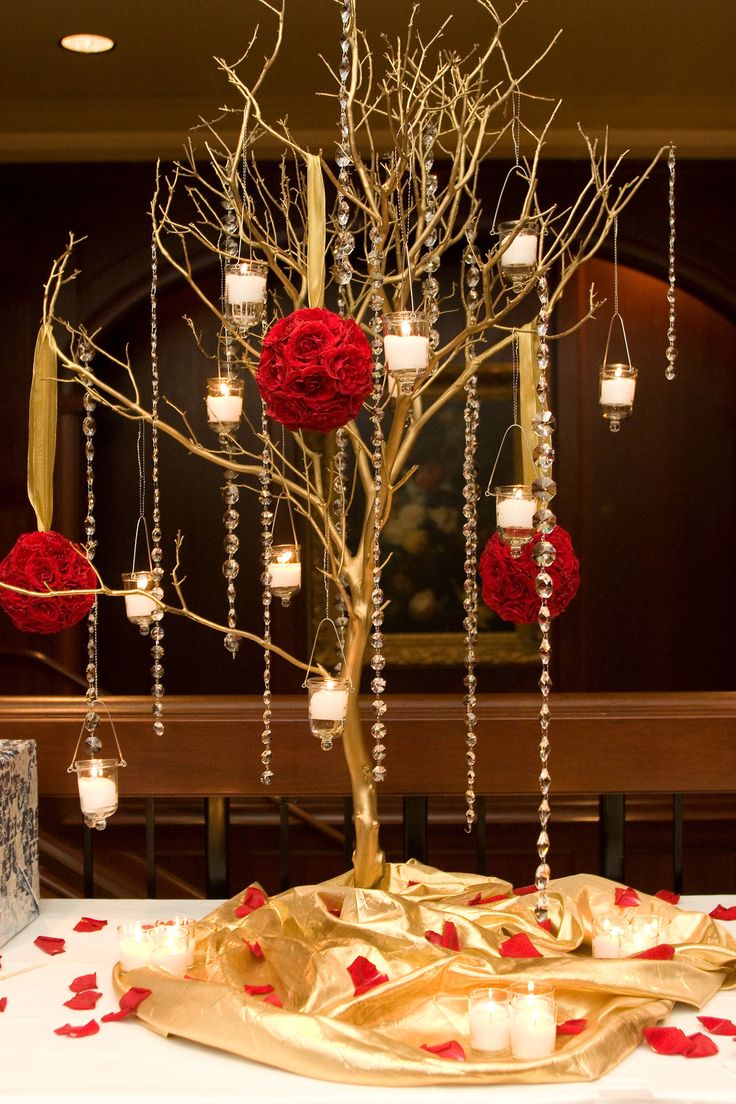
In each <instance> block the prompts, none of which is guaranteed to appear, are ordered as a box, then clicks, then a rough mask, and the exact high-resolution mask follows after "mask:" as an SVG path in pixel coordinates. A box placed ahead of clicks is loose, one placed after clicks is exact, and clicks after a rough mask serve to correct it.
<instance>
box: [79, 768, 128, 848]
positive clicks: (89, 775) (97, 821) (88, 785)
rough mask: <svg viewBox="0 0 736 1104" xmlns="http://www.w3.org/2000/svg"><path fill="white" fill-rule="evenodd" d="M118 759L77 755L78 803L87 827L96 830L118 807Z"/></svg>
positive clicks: (104, 823)
mask: <svg viewBox="0 0 736 1104" xmlns="http://www.w3.org/2000/svg"><path fill="white" fill-rule="evenodd" d="M118 766H119V763H118V760H117V759H77V760H76V762H75V763H74V770H75V771H76V775H77V789H78V790H79V805H80V808H81V810H82V815H83V816H84V823H85V824H86V825H87V827H88V828H97V829H99V830H100V831H101V830H102V829H103V828H105V827H106V824H107V818H108V817H110V816H112V814H113V813H114V812H115V811H116V809H117V807H118Z"/></svg>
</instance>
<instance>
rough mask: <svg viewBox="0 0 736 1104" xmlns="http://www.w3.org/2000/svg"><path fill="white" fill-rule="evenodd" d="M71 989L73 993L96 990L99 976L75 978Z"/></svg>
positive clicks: (84, 975)
mask: <svg viewBox="0 0 736 1104" xmlns="http://www.w3.org/2000/svg"><path fill="white" fill-rule="evenodd" d="M69 988H70V989H71V991H72V993H82V992H84V990H85V989H96V988H97V974H80V975H79V977H75V979H74V981H73V982H72V983H71V985H70V986H69Z"/></svg>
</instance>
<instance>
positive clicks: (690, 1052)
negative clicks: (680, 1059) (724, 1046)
mask: <svg viewBox="0 0 736 1104" xmlns="http://www.w3.org/2000/svg"><path fill="white" fill-rule="evenodd" d="M687 1040H688V1043H689V1044H690V1045H689V1046H688V1049H687V1050H686V1051H685V1057H686V1058H710V1057H711V1056H712V1055H713V1054H718V1047H717V1046H716V1044H715V1043H714V1042H713V1040H712V1039H709V1038H708V1036H707V1035H703V1033H702V1032H701V1031H696V1032H695V1033H694V1034H693V1035H688V1037H687Z"/></svg>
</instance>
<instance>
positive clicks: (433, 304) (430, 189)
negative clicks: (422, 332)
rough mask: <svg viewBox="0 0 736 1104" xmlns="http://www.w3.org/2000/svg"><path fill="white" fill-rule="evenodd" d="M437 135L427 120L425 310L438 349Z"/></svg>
mask: <svg viewBox="0 0 736 1104" xmlns="http://www.w3.org/2000/svg"><path fill="white" fill-rule="evenodd" d="M436 137H437V127H436V125H435V123H434V122H433V121H431V120H430V122H428V123H427V125H426V126H425V128H424V131H423V133H422V145H423V149H424V172H425V177H424V179H425V191H424V222H425V226H426V228H427V234H426V237H425V239H424V247H425V249H426V250H427V253H428V254H430V255H429V256H428V258H427V260H426V261H425V262H424V271H425V273H426V275H425V279H424V283H423V285H422V290H423V293H424V311H425V314H426V315H427V317H428V318H429V321H430V325H431V327H432V329H431V330H430V332H429V347H430V349H432V350H435V349H436V348H437V346H438V345H439V343H440V333H439V330H438V329H436V328H435V327H436V323H437V319H438V318H439V316H440V307H439V293H440V285H439V281H438V280H437V276H436V272H437V269H438V268H439V261H438V260H437V259H436V258H434V257H432V256H431V253H432V250H433V249H434V248H435V246H436V245H437V236H438V231H437V226H435V225H433V223H434V220H435V218H436V217H437V174H436V173H435V172H433V171H432V170H433V168H434V154H433V151H432V146H433V144H434V140H435V138H436Z"/></svg>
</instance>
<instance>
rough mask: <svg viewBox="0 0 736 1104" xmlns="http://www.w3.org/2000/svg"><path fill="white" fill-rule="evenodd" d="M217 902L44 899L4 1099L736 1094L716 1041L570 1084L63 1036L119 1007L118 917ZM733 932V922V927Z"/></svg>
mask: <svg viewBox="0 0 736 1104" xmlns="http://www.w3.org/2000/svg"><path fill="white" fill-rule="evenodd" d="M718 903H721V904H724V905H734V904H736V896H730V897H729V896H723V897H683V899H682V901H681V902H680V906H681V907H682V908H687V909H696V910H700V911H704V912H709V911H710V910H711V909H712V908H713V907H714V906H715V905H716V904H718ZM217 904H219V902H214V901H195V900H185V901H150V900H140V901H138V900H135V901H133V900H131V901H122V900H103V899H96V900H92V901H83V900H44V901H42V902H41V916H40V917H39V919H38V920H36V921H35V922H34V923H33V924H31V925H30V926H29V927H27V928H26V929H25V930H24V931H22V932H20V933H19V934H18V935H17V936H15V938H14V939H12V940H11V941H10V942H9V943H7V944H6V945H5V946H4V947H3V948H1V949H0V955H1V956H2V963H1V968H0V997H3V996H5V997H7V1001H8V1003H7V1008H6V1011H5V1012H4V1013H0V1100H1V1101H5V1100H7V1101H12V1102H13V1104H52V1102H53V1104H71V1102H72V1101H73V1102H74V1104H87V1102H89V1104H92V1102H94V1104H133V1102H135V1104H232V1102H233V1101H240V1100H248V1101H253V1102H263V1104H293V1102H297V1101H298V1102H299V1104H344V1102H345V1100H346V1099H347V1098H348V1097H349V1100H350V1104H376V1100H377V1093H378V1091H380V1102H381V1104H399V1102H400V1101H401V1104H412V1102H414V1101H421V1104H481V1101H482V1104H648V1102H657V1104H734V1102H736V1042H735V1041H734V1040H732V1039H731V1038H729V1037H728V1036H725V1037H724V1036H719V1037H718V1038H717V1039H716V1042H717V1044H718V1047H719V1049H720V1053H719V1054H717V1055H715V1056H713V1057H710V1058H703V1059H698V1060H687V1059H684V1058H679V1057H664V1056H661V1055H657V1054H654V1053H653V1052H652V1051H650V1050H649V1048H648V1047H647V1046H646V1045H644V1044H643V1045H641V1046H639V1047H638V1048H637V1050H635V1051H634V1052H633V1053H632V1054H630V1055H629V1057H628V1058H626V1059H625V1060H624V1061H623V1062H622V1063H621V1065H619V1066H618V1067H617V1068H616V1069H615V1070H613V1072H612V1073H610V1074H608V1075H607V1076H606V1077H603V1078H601V1079H600V1080H599V1081H593V1082H585V1083H582V1084H579V1083H565V1084H561V1085H550V1084H547V1085H536V1086H532V1085H530V1086H525V1085H486V1086H468V1088H464V1089H458V1088H457V1087H452V1088H447V1087H443V1086H427V1087H426V1088H385V1089H383V1088H382V1089H380V1090H377V1089H376V1088H375V1087H372V1086H356V1085H351V1086H346V1085H342V1084H336V1083H333V1082H327V1081H316V1080H311V1079H308V1078H303V1077H299V1076H296V1075H295V1074H291V1073H285V1072H283V1071H281V1070H276V1069H272V1068H270V1067H268V1066H262V1065H259V1064H258V1063H255V1062H249V1061H247V1060H246V1059H242V1058H236V1057H235V1056H233V1055H230V1054H225V1053H220V1052H218V1051H215V1050H212V1049H210V1048H207V1047H202V1046H199V1045H197V1044H195V1043H190V1042H188V1041H186V1040H183V1039H174V1038H168V1039H164V1038H161V1037H160V1036H158V1035H156V1034H154V1033H153V1032H152V1031H150V1030H148V1029H147V1028H146V1027H145V1026H143V1025H142V1024H141V1023H140V1022H138V1021H137V1020H136V1019H135V1018H134V1017H132V1018H130V1019H127V1020H123V1021H121V1022H118V1023H109V1024H102V1025H101V1030H100V1032H99V1034H98V1035H94V1036H90V1037H88V1038H82V1039H69V1038H65V1037H63V1036H58V1035H55V1034H54V1028H56V1027H60V1026H61V1025H62V1024H65V1023H72V1024H84V1023H86V1022H87V1021H88V1020H89V1019H91V1018H92V1017H94V1018H95V1019H97V1020H98V1021H99V1019H100V1016H101V1015H103V1014H104V1013H105V1012H109V1011H113V1010H116V1009H117V1007H118V1002H117V999H116V998H115V995H114V992H113V988H112V982H111V971H112V967H113V965H114V963H115V962H116V961H117V938H116V926H117V924H119V923H120V922H121V921H123V920H132V919H138V920H143V921H148V920H155V919H158V918H159V917H166V916H174V915H189V916H194V917H195V918H197V919H198V918H200V917H201V916H204V915H205V914H206V913H208V912H209V911H211V910H212V909H213V908H215V907H216V905H217ZM82 916H92V917H95V918H99V919H102V920H107V921H108V925H107V927H106V928H103V929H102V930H101V931H99V932H91V933H77V932H74V931H72V928H73V926H74V924H76V922H77V921H78V920H79V919H80V918H81V917H82ZM727 927H730V929H731V931H732V933H733V934H735V935H736V922H733V923H731V924H730V925H727ZM39 935H49V936H62V937H63V938H65V939H66V950H65V953H64V954H61V955H55V956H54V957H49V956H48V955H45V954H44V953H43V952H42V951H40V950H38V948H37V947H35V946H34V943H33V941H34V939H35V938H36V937H37V936H39ZM92 971H96V972H97V982H98V986H97V987H98V989H99V990H100V991H101V992H102V994H103V997H102V999H101V1000H100V1001H99V1003H98V1005H97V1008H96V1010H95V1011H94V1012H74V1011H71V1010H70V1009H68V1008H65V1007H64V1006H63V1002H64V1001H65V1000H67V999H68V998H69V997H70V996H71V993H70V991H69V988H68V986H69V983H70V982H71V981H72V980H73V979H74V978H75V977H77V976H78V975H80V974H85V973H91V972H92ZM707 1013H708V1015H713V1016H723V1017H725V1018H728V1019H733V1018H734V1017H736V991H726V992H719V993H717V994H716V996H715V997H714V999H713V1000H712V1001H711V1002H710V1004H709V1005H708V1009H707ZM697 1014H698V1013H697V1011H696V1010H695V1009H693V1008H689V1007H686V1006H684V1005H679V1006H675V1008H674V1009H673V1012H672V1014H671V1015H670V1017H669V1018H668V1020H667V1023H668V1024H672V1025H674V1026H678V1027H681V1028H682V1029H683V1030H684V1031H686V1032H687V1033H688V1034H689V1033H691V1032H693V1031H698V1030H701V1027H700V1024H699V1023H698V1021H697V1019H696V1016H697Z"/></svg>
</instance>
